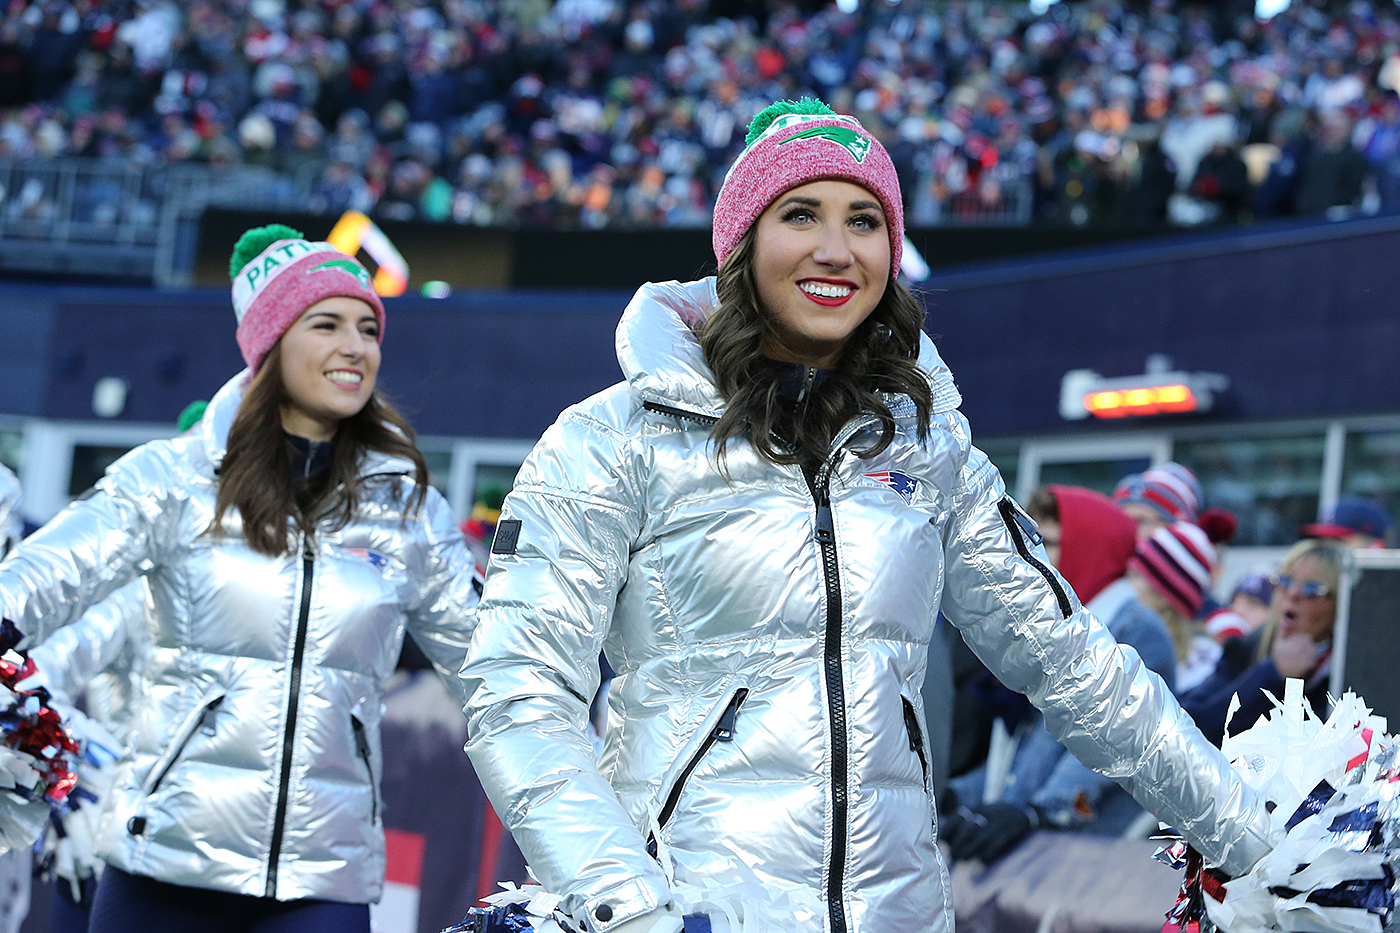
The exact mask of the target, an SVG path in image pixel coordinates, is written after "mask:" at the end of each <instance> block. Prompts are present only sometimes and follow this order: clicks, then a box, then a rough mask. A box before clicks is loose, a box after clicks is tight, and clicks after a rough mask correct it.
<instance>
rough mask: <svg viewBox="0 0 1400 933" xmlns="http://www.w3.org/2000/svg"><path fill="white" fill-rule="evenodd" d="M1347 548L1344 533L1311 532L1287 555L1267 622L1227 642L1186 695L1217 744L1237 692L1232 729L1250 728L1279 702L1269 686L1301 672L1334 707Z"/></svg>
mask: <svg viewBox="0 0 1400 933" xmlns="http://www.w3.org/2000/svg"><path fill="white" fill-rule="evenodd" d="M1345 553H1346V552H1345V548H1344V547H1343V546H1342V545H1341V544H1339V543H1338V542H1336V541H1331V540H1327V539H1324V538H1309V539H1304V540H1302V541H1299V542H1298V543H1297V544H1295V545H1293V547H1292V548H1291V549H1290V550H1289V551H1288V553H1287V554H1285V555H1284V557H1283V561H1282V563H1281V564H1280V565H1279V570H1278V573H1277V574H1276V575H1275V576H1274V577H1273V580H1272V582H1273V598H1272V600H1271V602H1270V604H1269V614H1268V618H1267V619H1266V620H1265V622H1264V625H1263V626H1261V627H1260V628H1258V629H1256V630H1255V631H1254V632H1253V633H1251V634H1250V635H1248V636H1245V637H1243V638H1236V639H1232V640H1231V641H1229V642H1227V643H1226V644H1225V646H1224V652H1223V653H1222V655H1221V657H1220V662H1219V663H1218V664H1217V665H1216V668H1215V672H1214V673H1213V674H1211V675H1210V677H1208V678H1207V679H1206V680H1205V681H1204V682H1202V683H1201V684H1200V685H1199V686H1197V687H1196V688H1194V689H1193V690H1190V691H1188V692H1187V693H1185V694H1184V695H1183V696H1181V697H1180V700H1181V706H1182V708H1183V709H1185V710H1186V712H1187V713H1189V714H1190V715H1191V718H1192V719H1194V720H1195V721H1196V725H1197V726H1199V727H1200V729H1201V731H1202V732H1204V733H1205V735H1206V738H1208V739H1210V740H1211V741H1212V742H1214V743H1216V744H1217V745H1219V744H1220V742H1221V740H1222V739H1223V738H1224V735H1225V728H1226V722H1225V717H1226V714H1227V713H1228V711H1229V707H1230V698H1231V697H1233V696H1235V695H1236V694H1239V698H1240V709H1239V712H1238V713H1236V714H1235V716H1234V718H1233V719H1231V721H1230V722H1231V725H1232V730H1231V731H1232V732H1239V731H1240V730H1242V729H1247V728H1249V727H1250V726H1252V725H1254V723H1255V722H1256V721H1258V719H1259V717H1260V716H1263V715H1265V714H1267V713H1268V712H1269V710H1271V709H1272V708H1273V703H1272V702H1271V701H1270V700H1269V697H1268V696H1267V694H1266V692H1265V691H1267V692H1268V693H1272V694H1273V695H1274V696H1279V697H1281V696H1283V687H1284V680H1285V679H1287V678H1290V677H1293V678H1298V679H1301V680H1302V681H1303V682H1304V684H1305V686H1304V695H1305V696H1307V698H1308V702H1309V703H1311V704H1312V707H1313V710H1314V711H1316V712H1317V714H1318V715H1319V716H1324V715H1326V712H1327V683H1328V677H1329V675H1330V674H1331V665H1330V661H1331V657H1332V626H1333V624H1334V622H1335V621H1336V617H1337V584H1338V581H1339V580H1340V579H1341V570H1342V560H1343V559H1344V557H1345Z"/></svg>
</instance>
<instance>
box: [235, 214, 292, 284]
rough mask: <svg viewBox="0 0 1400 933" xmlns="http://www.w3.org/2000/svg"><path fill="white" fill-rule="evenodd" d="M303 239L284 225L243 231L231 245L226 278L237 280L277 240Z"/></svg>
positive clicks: (271, 225) (270, 225) (272, 225)
mask: <svg viewBox="0 0 1400 933" xmlns="http://www.w3.org/2000/svg"><path fill="white" fill-rule="evenodd" d="M304 239H306V237H305V235H303V234H302V232H301V231H300V230H293V229H292V228H291V227H289V226H287V225H286V224H268V225H267V226H266V227H254V228H253V229H251V230H245V231H244V232H243V235H242V236H241V237H239V238H238V242H237V243H235V244H233V255H232V256H230V257H229V260H228V277H229V278H230V279H235V278H237V277H238V273H240V272H242V271H243V267H244V266H246V265H248V263H250V262H252V261H253V260H254V259H255V258H257V256H258V255H259V254H261V253H262V251H263V250H265V249H267V248H268V247H269V246H271V245H272V244H273V243H276V242H277V241H278V240H304Z"/></svg>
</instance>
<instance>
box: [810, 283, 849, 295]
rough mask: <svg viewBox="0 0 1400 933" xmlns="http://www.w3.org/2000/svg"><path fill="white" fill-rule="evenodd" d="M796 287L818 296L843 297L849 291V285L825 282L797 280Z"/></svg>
mask: <svg viewBox="0 0 1400 933" xmlns="http://www.w3.org/2000/svg"><path fill="white" fill-rule="evenodd" d="M797 287H798V288H800V289H802V290H803V291H804V292H806V293H807V294H809V295H816V296H817V297H818V298H845V297H846V296H847V295H849V294H850V293H851V286H849V285H829V284H827V283H826V282H799V283H798V285H797Z"/></svg>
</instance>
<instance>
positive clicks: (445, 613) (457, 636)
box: [406, 489, 481, 703]
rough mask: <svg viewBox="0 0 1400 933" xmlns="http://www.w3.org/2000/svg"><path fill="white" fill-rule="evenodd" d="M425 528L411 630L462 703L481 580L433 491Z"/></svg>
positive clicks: (442, 501)
mask: <svg viewBox="0 0 1400 933" xmlns="http://www.w3.org/2000/svg"><path fill="white" fill-rule="evenodd" d="M419 522H420V525H421V527H422V529H423V534H424V538H425V541H424V549H423V552H422V561H421V563H420V565H419V566H418V567H417V568H416V572H415V574H414V582H415V586H414V591H413V599H412V601H411V602H410V604H409V605H408V606H407V607H406V618H407V627H408V630H409V632H410V633H412V635H413V640H414V641H415V642H416V643H417V645H418V647H419V648H421V649H423V653H424V654H425V655H427V657H428V660H429V661H431V662H432V663H433V668H434V669H435V670H436V671H437V672H438V674H439V675H440V676H441V677H442V679H443V680H444V681H445V682H446V683H447V686H448V689H449V690H451V691H452V695H453V696H455V697H456V698H457V700H458V702H459V703H460V702H463V701H465V699H466V694H465V693H464V692H463V689H462V679H461V677H460V676H458V673H459V672H460V671H461V669H462V661H463V660H464V659H465V658H466V656H467V645H468V644H469V643H470V642H471V637H472V629H473V628H474V626H475V624H476V605H477V600H478V599H479V598H480V596H481V577H480V575H478V574H477V572H476V562H475V561H474V560H473V559H472V555H471V551H470V550H469V549H468V548H467V543H466V539H465V538H463V537H462V532H461V530H460V529H459V528H458V527H457V524H456V523H455V522H454V521H453V520H452V510H451V508H450V507H449V506H448V504H447V500H445V499H443V497H442V495H441V494H440V493H439V492H438V491H437V490H436V489H429V490H428V495H427V498H426V499H425V500H424V501H423V510H422V512H421V514H420V515H419Z"/></svg>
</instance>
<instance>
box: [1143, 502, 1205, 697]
mask: <svg viewBox="0 0 1400 933" xmlns="http://www.w3.org/2000/svg"><path fill="white" fill-rule="evenodd" d="M1215 563H1216V555H1215V547H1214V545H1212V544H1211V543H1210V539H1209V538H1208V537H1206V533H1205V532H1204V531H1203V530H1202V529H1201V527H1200V526H1199V525H1194V524H1192V523H1190V522H1184V521H1178V522H1174V523H1172V524H1170V525H1163V526H1160V527H1158V528H1157V529H1156V530H1155V531H1153V532H1152V533H1151V534H1150V535H1149V536H1148V537H1147V539H1146V540H1144V541H1139V542H1138V545H1137V549H1136V550H1135V551H1134V552H1133V556H1132V558H1130V559H1129V561H1128V580H1129V581H1130V582H1131V583H1132V584H1133V588H1134V589H1135V590H1136V591H1137V595H1138V598H1139V599H1141V600H1142V602H1143V603H1144V604H1145V605H1146V606H1147V607H1148V608H1150V609H1152V610H1154V611H1155V612H1156V613H1157V614H1158V615H1159V616H1161V617H1162V620H1163V621H1164V622H1166V624H1167V630H1168V631H1169V632H1171V638H1172V644H1173V645H1174V647H1175V649H1176V689H1177V691H1178V692H1185V691H1188V690H1191V689H1192V688H1193V687H1196V686H1197V685H1199V684H1200V683H1201V682H1202V681H1203V680H1205V679H1206V678H1207V677H1209V676H1210V675H1211V672H1212V671H1213V670H1214V669H1215V666H1216V662H1217V661H1218V660H1219V659H1220V645H1219V644H1218V643H1217V642H1216V641H1215V640H1214V639H1213V638H1211V637H1210V636H1209V635H1207V634H1205V629H1204V626H1202V624H1201V623H1200V622H1198V621H1197V620H1196V616H1197V615H1198V614H1199V613H1200V611H1201V607H1202V606H1203V605H1204V604H1205V597H1206V594H1207V593H1208V592H1209V591H1210V582H1211V577H1212V575H1213V574H1214V571H1215Z"/></svg>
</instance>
